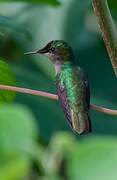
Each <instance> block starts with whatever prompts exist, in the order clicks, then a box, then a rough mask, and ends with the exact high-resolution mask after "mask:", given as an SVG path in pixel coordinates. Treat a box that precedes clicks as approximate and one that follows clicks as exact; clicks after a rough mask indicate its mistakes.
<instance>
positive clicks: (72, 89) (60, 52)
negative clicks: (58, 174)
mask: <svg viewBox="0 0 117 180" xmlns="http://www.w3.org/2000/svg"><path fill="white" fill-rule="evenodd" d="M25 54H27V55H32V54H42V55H45V56H47V57H48V58H49V59H50V60H51V62H52V63H53V65H54V68H55V72H56V86H57V92H58V97H59V100H60V103H61V106H62V109H63V111H64V114H65V116H66V119H67V121H68V123H69V125H70V126H71V128H72V129H73V130H74V131H75V132H77V133H78V134H79V135H80V134H85V133H88V132H90V131H91V121H90V117H89V109H90V89H89V83H88V77H87V75H86V74H85V73H84V71H83V70H82V69H81V68H80V67H79V66H77V64H76V62H75V57H74V54H73V51H72V48H71V47H70V46H69V44H68V43H66V42H65V41H63V40H53V41H51V42H49V43H48V44H47V45H46V46H45V47H43V48H42V49H39V50H37V51H33V52H28V53H25Z"/></svg>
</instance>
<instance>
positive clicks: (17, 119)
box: [0, 104, 37, 159]
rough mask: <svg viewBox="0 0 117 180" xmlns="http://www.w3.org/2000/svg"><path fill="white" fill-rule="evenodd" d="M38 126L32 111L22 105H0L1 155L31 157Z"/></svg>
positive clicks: (2, 156) (4, 156)
mask: <svg viewBox="0 0 117 180" xmlns="http://www.w3.org/2000/svg"><path fill="white" fill-rule="evenodd" d="M36 138H37V128H36V124H35V119H34V117H33V115H32V113H31V112H30V111H29V110H28V109H27V108H26V107H22V106H20V105H17V104H15V105H1V106H0V157H1V158H3V159H5V158H7V159H8V158H10V157H11V156H14V155H17V154H19V155H22V156H26V157H29V154H32V152H33V148H35V143H36Z"/></svg>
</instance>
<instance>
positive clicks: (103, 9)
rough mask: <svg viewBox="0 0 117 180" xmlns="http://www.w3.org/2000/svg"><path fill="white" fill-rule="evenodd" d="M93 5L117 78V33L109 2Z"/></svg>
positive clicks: (94, 1) (97, 1)
mask: <svg viewBox="0 0 117 180" xmlns="http://www.w3.org/2000/svg"><path fill="white" fill-rule="evenodd" d="M92 4H93V8H94V12H95V14H96V16H97V20H98V23H99V25H100V29H101V33H102V37H103V39H104V42H105V45H106V48H107V51H108V54H109V57H110V60H111V63H112V66H113V69H114V72H115V75H116V77H117V31H116V27H115V24H114V22H113V19H112V16H111V13H110V10H109V7H108V2H107V0H92Z"/></svg>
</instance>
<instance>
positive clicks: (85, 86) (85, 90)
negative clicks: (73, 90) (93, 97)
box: [76, 67, 90, 108]
mask: <svg viewBox="0 0 117 180" xmlns="http://www.w3.org/2000/svg"><path fill="white" fill-rule="evenodd" d="M79 73H80V76H81V79H82V82H83V95H84V98H85V99H86V103H87V107H88V108H89V107H90V88H89V81H88V75H87V73H86V72H84V71H83V70H82V69H81V68H80V67H76V74H79Z"/></svg>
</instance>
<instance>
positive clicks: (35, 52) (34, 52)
mask: <svg viewBox="0 0 117 180" xmlns="http://www.w3.org/2000/svg"><path fill="white" fill-rule="evenodd" d="M37 53H38V52H37V51H33V52H27V53H24V55H33V54H37Z"/></svg>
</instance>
